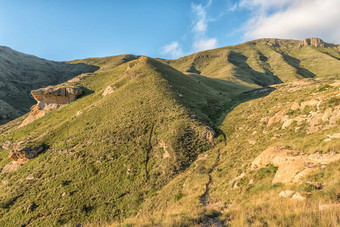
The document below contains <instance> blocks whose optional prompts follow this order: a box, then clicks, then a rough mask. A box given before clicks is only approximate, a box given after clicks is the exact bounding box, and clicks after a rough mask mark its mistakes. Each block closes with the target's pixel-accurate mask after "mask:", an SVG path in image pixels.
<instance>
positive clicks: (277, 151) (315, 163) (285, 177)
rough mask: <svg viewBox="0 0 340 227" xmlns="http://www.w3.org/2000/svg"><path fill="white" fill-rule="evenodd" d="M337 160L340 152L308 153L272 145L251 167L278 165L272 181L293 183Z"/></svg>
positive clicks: (274, 182) (339, 157)
mask: <svg viewBox="0 0 340 227" xmlns="http://www.w3.org/2000/svg"><path fill="white" fill-rule="evenodd" d="M337 160H340V154H318V153H316V154H311V155H307V154H302V153H300V152H298V151H294V150H290V149H285V148H281V147H270V148H268V149H266V150H265V151H263V152H262V153H261V154H260V155H259V156H257V157H256V158H255V160H254V161H253V162H252V165H251V168H252V169H258V168H265V167H267V166H268V165H269V164H272V165H274V166H276V167H278V170H277V172H276V174H275V176H274V179H273V181H272V183H273V184H276V183H286V184H292V183H297V182H299V181H300V180H301V179H302V178H303V177H304V176H306V175H308V174H310V173H312V172H313V171H315V170H317V169H318V168H319V167H323V166H325V165H327V164H329V163H331V162H334V161H337Z"/></svg>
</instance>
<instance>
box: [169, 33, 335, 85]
mask: <svg viewBox="0 0 340 227" xmlns="http://www.w3.org/2000/svg"><path fill="white" fill-rule="evenodd" d="M278 42H279V44H277V45H276V44H275V39H260V40H255V41H251V42H246V43H243V44H240V45H235V46H228V47H223V48H219V49H214V50H207V51H202V52H199V53H195V54H193V55H189V56H186V57H183V58H179V59H177V60H171V61H167V62H168V63H169V64H170V65H171V66H173V67H175V68H176V69H178V70H180V71H182V72H192V73H198V74H201V75H204V76H208V77H213V78H220V79H225V80H231V81H237V82H239V83H245V84H247V85H248V86H249V85H252V86H257V85H261V86H264V85H268V84H273V83H279V82H280V81H283V82H287V81H292V80H295V79H301V78H309V77H315V75H317V76H318V77H324V76H328V77H329V76H333V77H334V76H335V77H339V76H340V69H339V67H338V65H339V56H340V50H339V46H334V47H327V48H316V47H311V46H306V47H300V46H299V44H300V41H294V40H278Z"/></svg>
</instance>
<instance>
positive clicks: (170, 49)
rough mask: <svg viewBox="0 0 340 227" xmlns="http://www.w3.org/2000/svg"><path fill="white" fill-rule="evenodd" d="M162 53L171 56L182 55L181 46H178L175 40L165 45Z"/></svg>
mask: <svg viewBox="0 0 340 227" xmlns="http://www.w3.org/2000/svg"><path fill="white" fill-rule="evenodd" d="M162 54H165V55H170V56H171V57H172V58H178V57H182V56H183V55H184V54H183V51H182V48H181V47H180V46H179V43H178V42H177V41H174V42H172V43H170V44H168V45H165V46H164V47H163V48H162Z"/></svg>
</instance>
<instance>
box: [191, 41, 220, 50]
mask: <svg viewBox="0 0 340 227" xmlns="http://www.w3.org/2000/svg"><path fill="white" fill-rule="evenodd" d="M216 47H217V39H214V38H212V39H200V40H197V41H195V42H194V44H193V48H194V50H195V51H202V50H207V49H214V48H216Z"/></svg>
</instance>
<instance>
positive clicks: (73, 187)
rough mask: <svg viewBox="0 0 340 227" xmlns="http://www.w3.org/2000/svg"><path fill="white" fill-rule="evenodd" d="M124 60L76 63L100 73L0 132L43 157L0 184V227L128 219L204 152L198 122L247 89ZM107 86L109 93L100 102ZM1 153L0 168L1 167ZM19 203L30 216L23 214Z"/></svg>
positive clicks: (208, 132) (204, 128)
mask: <svg viewBox="0 0 340 227" xmlns="http://www.w3.org/2000/svg"><path fill="white" fill-rule="evenodd" d="M122 59H123V60H122ZM124 59H126V56H117V57H112V58H109V59H89V60H88V59H87V60H85V61H90V63H91V64H94V65H99V66H102V67H101V70H99V71H97V72H95V73H93V74H92V75H91V76H89V77H86V78H85V79H84V80H82V81H81V82H79V84H78V85H79V86H81V87H83V88H84V90H85V91H86V94H85V95H84V96H83V97H81V98H80V99H78V100H77V101H75V102H73V103H71V104H69V105H67V106H65V107H63V108H60V109H58V110H56V111H53V112H51V113H50V114H48V115H46V116H45V117H43V118H41V119H38V120H36V121H35V122H33V123H31V124H29V125H27V126H25V127H23V128H20V129H15V128H11V129H9V130H8V129H5V128H6V125H5V126H3V127H2V128H3V130H4V132H3V133H2V137H1V140H2V141H5V140H11V141H20V140H29V141H30V142H31V144H32V145H34V144H45V145H46V146H48V147H49V149H48V150H47V151H46V152H45V153H44V154H41V155H39V156H38V157H37V158H35V159H33V160H31V161H29V163H27V164H26V165H24V166H23V167H22V168H20V170H18V171H17V172H15V173H7V174H4V175H1V176H0V177H1V181H2V182H5V183H4V184H1V186H0V187H1V193H0V197H1V199H0V200H1V204H0V205H1V207H0V215H1V221H0V223H1V225H22V224H27V223H30V224H32V225H52V224H53V225H59V224H63V223H73V224H76V223H84V222H95V223H102V222H107V221H110V220H115V219H120V218H123V217H126V216H130V215H134V214H136V212H137V211H138V209H139V206H140V205H141V204H142V203H143V201H144V200H145V199H146V198H147V197H149V196H151V195H152V194H153V193H155V192H156V191H157V190H159V189H160V188H161V187H162V186H164V185H165V184H166V183H168V182H169V181H170V180H171V179H172V178H173V176H175V175H176V174H177V173H178V172H181V171H183V170H184V169H186V168H187V167H188V166H189V165H190V163H191V162H192V161H193V160H195V159H196V156H197V155H198V154H199V153H201V152H203V151H205V150H207V149H209V148H211V146H212V145H211V143H210V142H209V140H211V137H212V136H213V134H214V132H213V131H212V129H211V128H210V127H209V126H208V125H207V124H206V123H202V122H209V119H210V118H209V115H212V114H214V108H215V109H218V108H217V106H219V105H223V104H224V103H225V102H226V100H225V99H227V101H228V100H229V99H230V97H234V96H236V95H237V94H239V93H240V92H242V91H247V90H249V89H251V88H249V87H244V86H240V85H237V84H233V83H231V82H228V83H227V82H224V81H219V80H214V79H209V78H202V77H201V76H187V75H184V74H182V73H181V72H179V71H177V70H175V69H173V68H171V67H170V66H168V65H166V64H163V63H161V62H158V61H156V60H152V59H150V58H147V57H141V58H139V59H137V60H133V59H129V61H125V60H124ZM124 62H126V63H124ZM86 63H87V62H86ZM102 64H103V65H102ZM107 65H109V66H107ZM115 66H117V67H115ZM108 85H110V86H116V87H117V89H116V90H115V91H114V92H113V93H112V94H109V95H107V96H105V97H102V96H101V94H102V92H103V91H104V89H105V88H106V87H107V86H108ZM188 87H190V89H188ZM194 113H196V115H193V114H194ZM197 116H199V117H200V119H201V121H197V120H196V118H197ZM12 124H14V122H13V123H12ZM5 154H7V152H5V151H1V159H0V160H1V162H0V164H1V166H0V168H2V167H3V166H4V165H5V164H6V163H8V162H9V159H8V158H6V155H5ZM27 176H29V177H28V178H27ZM26 178H27V179H30V178H33V180H32V179H31V180H27V179H26ZM46 201H49V202H48V203H46ZM28 204H34V205H33V207H34V208H33V210H32V211H31V212H29V213H28V214H26V215H24V214H25V212H26V208H27V206H28Z"/></svg>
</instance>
